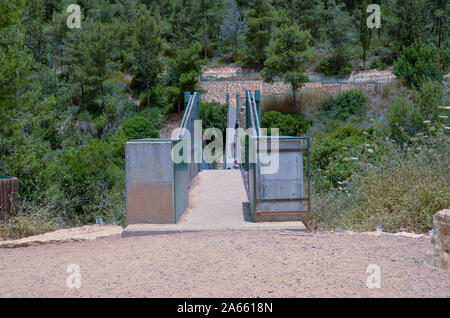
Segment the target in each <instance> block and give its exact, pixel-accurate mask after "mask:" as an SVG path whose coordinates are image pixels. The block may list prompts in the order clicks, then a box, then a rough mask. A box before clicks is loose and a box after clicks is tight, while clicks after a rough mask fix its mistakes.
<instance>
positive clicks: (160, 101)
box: [140, 86, 180, 111]
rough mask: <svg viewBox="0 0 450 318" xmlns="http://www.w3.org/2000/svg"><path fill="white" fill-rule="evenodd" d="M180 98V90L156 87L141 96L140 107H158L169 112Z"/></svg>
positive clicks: (170, 87)
mask: <svg viewBox="0 0 450 318" xmlns="http://www.w3.org/2000/svg"><path fill="white" fill-rule="evenodd" d="M179 96H180V90H179V89H178V88H177V87H173V86H168V87H165V86H156V87H153V88H152V89H151V90H150V91H146V92H144V93H142V94H141V98H140V106H141V107H158V108H162V109H164V111H171V110H173V109H174V106H175V105H176V104H177V102H178V99H179Z"/></svg>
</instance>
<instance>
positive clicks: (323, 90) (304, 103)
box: [262, 81, 411, 117]
mask: <svg viewBox="0 0 450 318" xmlns="http://www.w3.org/2000/svg"><path fill="white" fill-rule="evenodd" d="M351 89H354V90H361V91H363V92H364V93H365V94H366V95H367V96H368V98H369V103H368V104H369V109H368V111H369V112H371V113H374V114H376V115H380V114H383V113H385V112H386V111H387V109H388V107H389V105H390V104H392V102H393V100H394V97H395V96H405V97H407V98H410V97H411V96H410V95H411V94H410V92H409V91H408V90H407V88H406V87H405V86H404V84H403V83H401V82H400V81H395V82H393V83H391V84H383V85H372V84H370V85H369V84H356V85H333V84H330V85H322V86H319V87H307V88H303V89H301V90H300V91H299V92H298V93H297V107H294V102H293V98H292V93H285V94H277V95H269V96H263V97H262V112H263V113H264V112H267V111H272V110H276V111H279V112H280V113H282V114H289V113H301V114H302V115H303V116H305V117H310V116H316V115H318V114H319V106H320V104H321V103H322V102H323V101H324V100H325V99H327V98H328V97H330V96H337V95H339V94H340V93H342V92H343V91H347V90H351Z"/></svg>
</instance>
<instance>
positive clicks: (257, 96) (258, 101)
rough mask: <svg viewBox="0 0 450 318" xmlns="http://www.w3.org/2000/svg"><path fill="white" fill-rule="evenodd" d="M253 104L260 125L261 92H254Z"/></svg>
mask: <svg viewBox="0 0 450 318" xmlns="http://www.w3.org/2000/svg"><path fill="white" fill-rule="evenodd" d="M255 103H256V110H257V112H258V119H259V123H260V124H261V92H260V91H259V90H256V91H255Z"/></svg>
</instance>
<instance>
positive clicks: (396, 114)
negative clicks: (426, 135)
mask: <svg viewBox="0 0 450 318" xmlns="http://www.w3.org/2000/svg"><path fill="white" fill-rule="evenodd" d="M386 119H387V121H388V123H389V128H390V134H391V137H392V139H394V140H395V141H397V142H398V143H399V144H403V143H404V142H406V141H407V140H408V139H409V137H411V136H414V135H415V134H417V133H420V132H422V131H423V130H424V124H423V117H422V115H421V113H420V109H419V108H418V107H417V106H416V105H414V104H413V103H410V102H409V101H407V100H406V99H405V98H403V97H397V98H396V100H395V101H394V103H392V104H391V105H390V106H389V111H388V113H387V115H386Z"/></svg>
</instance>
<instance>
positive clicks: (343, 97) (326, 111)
mask: <svg viewBox="0 0 450 318" xmlns="http://www.w3.org/2000/svg"><path fill="white" fill-rule="evenodd" d="M367 101H368V98H367V96H366V95H364V93H363V92H362V91H358V90H349V91H345V92H342V93H341V94H339V95H338V96H337V97H329V98H327V99H326V100H325V101H323V102H322V104H321V105H320V111H321V115H322V116H323V117H326V118H331V119H336V120H347V119H349V118H358V117H363V116H364V115H365V114H366V112H367Z"/></svg>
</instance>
